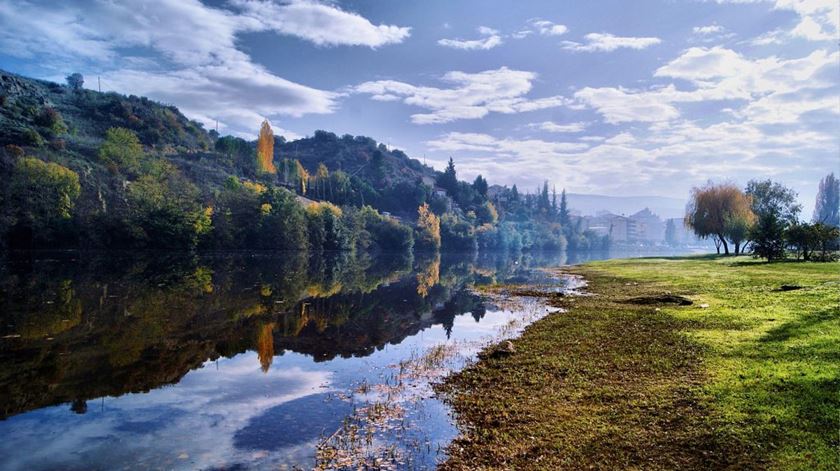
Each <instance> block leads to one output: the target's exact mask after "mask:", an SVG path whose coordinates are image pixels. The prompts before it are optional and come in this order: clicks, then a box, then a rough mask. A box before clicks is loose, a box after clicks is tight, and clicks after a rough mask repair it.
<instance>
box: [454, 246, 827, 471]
mask: <svg viewBox="0 0 840 471" xmlns="http://www.w3.org/2000/svg"><path fill="white" fill-rule="evenodd" d="M563 271H564V272H567V273H573V274H577V275H582V276H584V277H585V278H586V279H587V280H588V282H589V286H588V288H587V291H588V292H590V293H591V294H592V295H590V296H561V295H558V294H543V295H542V296H544V297H545V298H546V301H547V302H548V303H550V304H552V305H556V306H560V307H563V308H566V309H568V312H564V313H557V314H552V315H550V316H548V317H546V318H545V319H543V320H540V321H538V322H536V323H535V324H533V325H531V326H530V327H528V328H527V329H526V331H525V332H524V334H523V335H522V336H521V337H520V338H518V339H515V340H513V344H514V346H515V352H514V353H512V354H509V355H502V356H488V357H485V358H484V359H483V360H482V361H480V362H478V363H477V364H475V365H473V366H472V367H469V368H467V369H466V370H464V371H463V372H462V373H460V374H457V375H455V376H453V377H452V378H451V379H449V380H448V381H447V383H446V384H444V385H443V386H442V389H443V390H445V391H447V393H448V397H449V398H450V400H451V402H452V404H453V406H454V409H455V411H456V412H457V415H458V417H459V420H460V424H461V430H462V433H463V435H462V437H461V438H459V439H458V440H456V441H455V442H454V443H453V445H452V446H451V447H450V454H451V455H450V458H449V461H448V462H447V463H446V464H445V466H444V468H447V469H477V468H493V469H496V468H505V469H526V468H527V469H581V468H584V469H585V468H599V469H630V468H644V469H700V468H702V469H720V468H724V467H734V468H741V469H743V468H749V469H761V468H770V469H836V465H837V463H838V462H840V452H838V450H840V448H838V446H840V442H839V441H838V436H837V430H838V429H840V418H838V415H837V410H840V396H838V394H837V391H838V390H840V357H838V355H837V349H836V346H837V345H838V344H839V343H840V308H838V305H837V293H838V287H839V286H838V283H837V272H838V265H837V263H823V264H816V263H772V264H771V263H766V262H760V261H758V260H756V259H753V258H748V257H729V258H722V257H696V258H693V257H690V258H674V259H641V260H612V261H604V262H592V263H588V264H586V265H583V266H580V267H571V268H568V269H563ZM493 291H495V292H497V293H500V294H505V293H507V294H514V295H515V294H516V293H517V292H518V287H515V286H496V287H494V288H493ZM528 293H529V294H534V293H533V291H532V290H530V291H528ZM689 302H690V304H688V303H689Z"/></svg>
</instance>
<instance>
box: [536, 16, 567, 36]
mask: <svg viewBox="0 0 840 471" xmlns="http://www.w3.org/2000/svg"><path fill="white" fill-rule="evenodd" d="M529 23H530V24H531V25H532V26H533V27H534V28H536V29H537V31H538V32H539V33H540V34H541V35H543V36H560V35H563V34H566V32H568V31H569V28H567V27H566V25H561V24H558V23H553V22H551V21H548V20H541V19H534V20H531V21H529Z"/></svg>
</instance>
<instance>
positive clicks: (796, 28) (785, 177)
mask: <svg viewBox="0 0 840 471" xmlns="http://www.w3.org/2000/svg"><path fill="white" fill-rule="evenodd" d="M838 8H839V7H838V2H837V1H836V0H827V1H826V0H717V1H634V2H627V1H603V2H598V1H592V2H562V3H561V2H555V1H528V2H522V1H516V2H514V1H457V2H456V1H422V2H405V1H385V0H375V1H359V0H356V1H342V2H338V1H336V2H326V1H322V2H316V1H311V0H291V1H277V0H227V1H212V2H211V1H209V0H208V1H205V2H200V1H199V0H149V1H132V2H128V1H126V2H121V1H117V0H112V1H104V0H103V1H84V2H79V1H64V2H60V3H55V2H51V1H20V0H16V1H8V0H0V26H2V28H0V67H2V68H4V69H7V70H11V71H13V72H17V73H21V74H25V75H30V76H35V77H39V78H47V79H54V80H59V81H60V80H62V78H63V77H64V76H65V75H66V74H67V73H69V72H73V71H78V72H81V73H82V74H84V75H85V76H86V77H87V83H86V85H87V86H89V87H95V85H96V76H101V78H102V85H103V89H107V90H115V91H119V92H121V93H126V94H138V95H147V96H150V97H152V98H155V99H158V100H161V101H164V102H167V103H173V104H175V105H177V106H179V107H180V108H181V109H182V111H184V112H185V113H186V114H187V115H188V116H190V117H192V118H194V119H197V120H199V121H202V122H204V123H205V124H206V125H207V126H208V127H212V126H215V122H216V120H218V121H219V127H220V131H221V132H222V133H231V134H237V135H243V136H249V137H253V136H254V135H255V134H256V130H257V129H258V126H259V123H260V121H261V120H262V119H263V118H268V119H269V120H270V121H271V122H272V124H273V126H274V127H275V129H276V130H278V132H280V133H282V134H285V135H286V136H287V137H290V138H293V137H296V136H305V135H311V134H312V132H313V131H314V130H316V129H326V130H329V131H333V132H336V133H338V134H344V133H350V134H362V135H367V136H371V137H373V138H375V139H377V140H379V141H382V142H384V143H386V144H388V145H390V146H393V147H397V148H400V149H403V150H405V151H406V152H407V153H408V154H409V155H410V156H412V157H416V158H419V159H421V160H422V159H423V158H425V159H426V161H427V162H428V163H429V164H431V165H434V166H435V167H437V168H441V167H442V165H443V163H444V162H445V160H446V159H448V157H449V156H450V155H451V156H453V157H454V159H455V162H456V165H457V167H458V169H459V172H460V175H461V176H462V177H464V178H471V177H474V176H475V175H476V174H478V173H481V174H483V175H485V176H487V177H488V178H489V179H490V181H491V182H492V183H501V184H513V183H516V184H518V185H519V186H520V187H523V188H526V189H527V188H534V187H536V186H537V185H539V184H540V183H541V182H542V181H543V180H545V179H548V180H550V181H551V182H553V183H554V184H556V185H557V186H558V188H559V187H565V188H567V189H568V190H569V191H572V192H579V193H598V194H608V195H616V196H621V195H631V194H632V195H637V194H649V195H659V196H674V197H680V198H684V197H686V195H687V193H688V190H689V188H690V187H691V186H694V185H700V184H703V183H704V182H705V181H706V180H708V179H713V180H715V181H722V180H732V181H735V182H737V183H741V184H743V183H745V182H746V181H747V180H748V179H750V178H773V179H776V180H779V181H782V182H783V183H785V184H787V185H789V186H791V187H793V188H794V189H796V190H797V191H799V192H800V197H801V199H802V200H803V202H804V203H805V204H806V212H809V211H810V209H809V208H811V207H813V199H814V194H815V193H816V187H817V182H818V180H819V178H821V177H822V176H823V175H824V174H826V173H828V172H831V171H835V172H837V171H838V169H840V133H838V124H840V120H839V119H838V118H839V117H840V55H838V21H840V11H838Z"/></svg>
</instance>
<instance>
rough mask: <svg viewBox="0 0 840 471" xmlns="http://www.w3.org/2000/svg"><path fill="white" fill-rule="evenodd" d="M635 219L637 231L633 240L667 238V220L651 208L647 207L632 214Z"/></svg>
mask: <svg viewBox="0 0 840 471" xmlns="http://www.w3.org/2000/svg"><path fill="white" fill-rule="evenodd" d="M630 219H632V220H633V221H635V224H636V233H635V234H634V237H633V239H632V240H640V241H649V242H660V241H664V240H665V222H664V221H662V219H659V216H657V215H656V214H654V213H653V212H652V211H651V210H650V209H648V208H645V209H643V210H641V211H639V212H637V213H635V214H632V215H631V216H630Z"/></svg>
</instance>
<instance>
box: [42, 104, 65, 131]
mask: <svg viewBox="0 0 840 471" xmlns="http://www.w3.org/2000/svg"><path fill="white" fill-rule="evenodd" d="M35 124H37V125H38V126H41V127H43V128H46V129H48V130H49V131H50V133H51V134H52V135H54V136H57V135H61V134H64V133H66V132H67V125H66V124H64V120H63V119H62V118H61V114H60V113H59V112H58V111H56V110H55V109H54V108H51V107H49V106H47V107H45V108H44V109H42V110H41V112H40V113H39V114H38V116H37V117H36V118H35Z"/></svg>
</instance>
